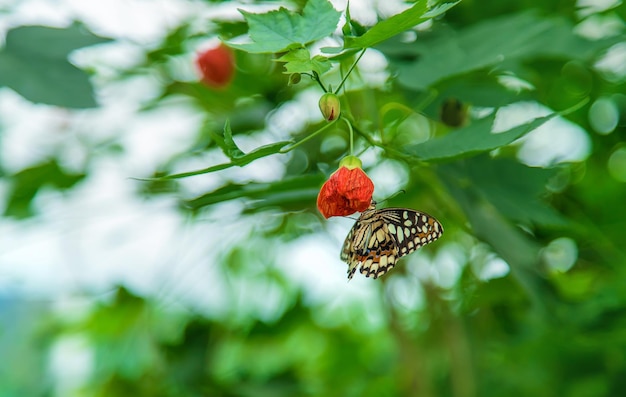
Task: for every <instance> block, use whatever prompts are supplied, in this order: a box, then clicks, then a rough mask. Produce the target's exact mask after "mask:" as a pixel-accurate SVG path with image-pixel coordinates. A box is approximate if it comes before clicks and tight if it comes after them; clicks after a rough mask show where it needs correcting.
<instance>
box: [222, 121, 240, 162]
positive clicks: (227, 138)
mask: <svg viewBox="0 0 626 397" xmlns="http://www.w3.org/2000/svg"><path fill="white" fill-rule="evenodd" d="M223 143H224V146H223V147H222V150H224V154H225V155H226V156H228V158H230V159H231V160H232V159H238V158H241V157H243V156H245V153H244V152H243V151H242V150H241V149H239V147H238V146H237V144H236V143H235V141H234V140H233V131H232V130H231V129H230V121H229V120H226V123H225V124H224V140H223Z"/></svg>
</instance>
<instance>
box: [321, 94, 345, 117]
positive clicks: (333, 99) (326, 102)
mask: <svg viewBox="0 0 626 397" xmlns="http://www.w3.org/2000/svg"><path fill="white" fill-rule="evenodd" d="M319 105H320V110H321V111H322V115H323V116H324V118H325V119H326V121H333V120H336V119H337V118H338V117H339V113H340V112H341V104H340V103H339V98H338V97H337V95H335V94H333V93H332V92H327V93H326V94H324V95H322V97H321V98H320V103H319Z"/></svg>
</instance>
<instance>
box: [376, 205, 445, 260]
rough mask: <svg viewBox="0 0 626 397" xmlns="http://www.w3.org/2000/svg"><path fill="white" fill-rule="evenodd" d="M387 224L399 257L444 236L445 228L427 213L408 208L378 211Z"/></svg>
mask: <svg viewBox="0 0 626 397" xmlns="http://www.w3.org/2000/svg"><path fill="white" fill-rule="evenodd" d="M377 215H378V216H380V217H381V218H382V219H383V221H384V222H386V224H387V227H388V230H389V233H390V234H391V235H392V236H393V238H394V240H395V241H396V243H397V245H398V252H399V256H400V257H403V256H405V255H408V254H410V253H411V252H413V251H415V250H417V249H418V248H420V247H423V246H424V245H426V244H429V243H432V242H433V241H435V240H437V239H438V238H439V237H441V236H442V235H443V226H441V223H439V221H438V220H437V219H435V218H434V217H432V216H430V215H428V214H427V213H425V212H420V211H414V210H410V209H406V208H385V209H382V210H379V211H377Z"/></svg>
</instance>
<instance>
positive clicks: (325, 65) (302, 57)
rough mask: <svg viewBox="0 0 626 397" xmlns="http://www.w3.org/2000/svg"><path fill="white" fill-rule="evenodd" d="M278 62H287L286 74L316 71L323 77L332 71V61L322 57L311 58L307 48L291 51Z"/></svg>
mask: <svg viewBox="0 0 626 397" xmlns="http://www.w3.org/2000/svg"><path fill="white" fill-rule="evenodd" d="M276 61H277V62H285V73H289V74H291V73H310V72H311V71H315V72H317V74H320V75H321V74H323V73H325V72H327V71H328V70H330V66H331V65H330V61H329V60H328V59H327V58H325V57H323V56H321V55H316V56H314V57H313V58H311V54H310V53H309V50H307V49H306V48H297V49H294V50H290V51H289V52H288V53H286V54H285V55H283V56H282V57H280V58H278V59H277V60H276Z"/></svg>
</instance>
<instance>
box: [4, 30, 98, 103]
mask: <svg viewBox="0 0 626 397" xmlns="http://www.w3.org/2000/svg"><path fill="white" fill-rule="evenodd" d="M108 41H110V39H107V38H103V37H99V36H96V35H94V34H92V33H90V32H88V31H87V30H86V29H85V28H84V27H82V26H80V25H72V26H70V27H68V28H65V29H58V28H50V27H44V26H22V27H18V28H15V29H12V30H10V31H9V32H8V33H7V36H6V45H5V47H4V48H3V49H2V50H1V51H0V86H6V87H9V88H11V89H12V90H14V91H16V92H17V93H18V94H20V95H22V96H23V97H24V98H26V99H28V100H29V101H31V102H35V103H45V104H49V105H56V106H62V107H67V108H78V109H83V108H90V107H95V106H97V104H96V101H95V100H94V94H93V87H92V86H91V82H90V81H89V76H88V75H87V74H86V73H85V72H84V71H82V70H80V69H79V68H77V67H76V66H74V65H72V64H71V63H69V61H68V60H67V57H68V55H69V53H70V52H72V51H73V50H75V49H78V48H82V47H85V46H89V45H94V44H100V43H105V42H108Z"/></svg>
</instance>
